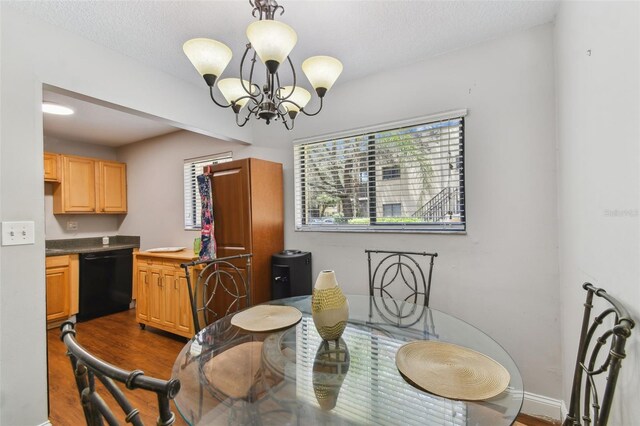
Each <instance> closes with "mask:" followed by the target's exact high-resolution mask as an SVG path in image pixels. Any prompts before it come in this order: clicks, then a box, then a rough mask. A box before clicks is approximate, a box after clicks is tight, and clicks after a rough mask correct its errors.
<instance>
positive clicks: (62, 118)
mask: <svg viewBox="0 0 640 426" xmlns="http://www.w3.org/2000/svg"><path fill="white" fill-rule="evenodd" d="M42 99H43V100H45V101H49V102H54V103H57V104H60V105H64V106H68V107H70V108H71V109H73V110H74V111H75V114H73V115H51V114H43V130H44V135H45V136H46V137H51V138H55V139H59V140H65V141H72V142H83V143H92V144H97V145H107V146H113V147H115V146H120V145H125V144H128V143H132V142H137V141H141V140H144V139H148V138H152V137H156V136H160V135H164V134H167V133H172V132H175V131H178V130H180V129H176V128H175V127H171V126H168V125H166V124H162V123H160V122H159V121H157V120H152V119H150V118H145V117H139V116H137V115H133V114H130V113H128V112H123V111H118V110H116V109H113V108H109V107H106V106H102V105H97V104H96V103H93V102H89V101H85V100H80V99H76V98H74V97H71V96H66V95H63V94H60V93H54V92H50V91H47V90H45V91H44V92H43V94H42Z"/></svg>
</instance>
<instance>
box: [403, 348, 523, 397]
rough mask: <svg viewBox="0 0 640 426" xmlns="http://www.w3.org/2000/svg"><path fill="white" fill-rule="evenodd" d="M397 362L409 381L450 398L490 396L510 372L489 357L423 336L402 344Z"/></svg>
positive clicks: (500, 388) (502, 387) (502, 386)
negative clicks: (417, 339)
mask: <svg viewBox="0 0 640 426" xmlns="http://www.w3.org/2000/svg"><path fill="white" fill-rule="evenodd" d="M396 366H397V367H398V370H399V371H400V373H401V374H402V375H403V376H404V377H405V379H407V381H408V382H409V383H411V384H412V385H415V386H417V387H419V388H421V389H423V390H425V391H427V392H430V393H432V394H435V395H439V396H443V397H445V398H449V399H458V400H466V401H479V400H483V399H489V398H492V397H494V396H496V395H498V394H500V393H501V392H502V391H504V390H505V389H506V388H507V386H508V385H509V380H510V379H511V376H510V375H509V372H508V371H507V370H506V369H505V368H504V367H503V366H502V365H501V364H499V363H498V362H496V361H495V360H493V359H492V358H490V357H488V356H486V355H484V354H481V353H480V352H476V351H474V350H472V349H469V348H465V347H462V346H458V345H454V344H452V343H445V342H436V341H429V340H422V341H417V342H410V343H407V344H406V345H403V346H402V347H401V348H400V349H398V352H397V354H396Z"/></svg>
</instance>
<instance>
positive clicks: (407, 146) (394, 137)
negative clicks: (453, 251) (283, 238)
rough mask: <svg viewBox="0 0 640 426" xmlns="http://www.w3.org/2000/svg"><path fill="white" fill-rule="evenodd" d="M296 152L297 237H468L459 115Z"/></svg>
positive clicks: (304, 145) (299, 147)
mask: <svg viewBox="0 0 640 426" xmlns="http://www.w3.org/2000/svg"><path fill="white" fill-rule="evenodd" d="M465 115H466V111H457V112H455V113H453V114H443V115H439V116H435V117H433V116H432V117H430V118H426V119H423V120H421V122H419V123H417V124H416V122H415V121H413V122H412V123H410V124H408V125H403V124H404V123H403V124H397V125H395V126H385V128H379V129H378V128H376V129H368V130H365V131H359V132H355V131H354V132H349V133H347V134H344V135H340V136H338V137H332V138H324V139H321V140H312V141H302V142H299V143H297V144H296V145H295V146H294V159H295V162H294V174H295V208H296V210H295V221H296V223H295V227H296V230H299V231H396V232H403V231H404V232H429V231H435V232H450V231H458V232H460V231H465V229H466V215H465V194H464V116H465Z"/></svg>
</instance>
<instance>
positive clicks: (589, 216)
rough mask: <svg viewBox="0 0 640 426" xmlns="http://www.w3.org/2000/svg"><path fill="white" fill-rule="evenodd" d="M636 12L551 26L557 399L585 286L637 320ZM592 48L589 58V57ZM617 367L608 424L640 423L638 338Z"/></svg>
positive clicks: (563, 19) (633, 5) (639, 93)
mask: <svg viewBox="0 0 640 426" xmlns="http://www.w3.org/2000/svg"><path fill="white" fill-rule="evenodd" d="M639 22H640V5H639V4H638V3H637V2H628V3H616V2H562V3H561V6H560V10H559V13H558V16H557V22H556V33H555V35H556V47H557V49H556V55H557V74H556V75H557V86H558V91H557V97H558V101H557V102H558V146H559V161H558V194H559V197H558V199H559V205H558V208H559V219H560V221H559V230H560V234H559V235H560V240H559V241H560V272H561V274H560V284H561V294H562V306H561V312H562V342H563V343H564V345H563V351H562V353H563V366H564V378H563V390H564V393H563V396H564V400H565V401H566V402H567V403H568V402H569V397H570V386H571V380H572V374H573V368H574V362H575V356H576V352H577V343H578V336H579V327H580V321H581V315H582V309H583V307H582V304H583V303H584V297H585V292H584V291H583V290H582V289H581V284H582V283H583V282H585V281H590V282H592V283H593V284H595V285H596V286H599V287H603V288H605V289H606V290H607V291H608V292H609V293H610V294H612V295H614V296H616V297H617V298H619V299H620V300H621V301H622V302H623V303H625V304H626V306H627V308H628V309H629V310H630V311H631V312H632V315H633V317H634V318H635V320H636V323H638V320H639V319H640V284H639V283H640V223H639V222H640V220H639V216H638V209H639V208H640V149H639V144H640V129H639V125H640V124H639V123H640V106H639V103H640V83H639V79H640V63H639V52H640V31H639ZM587 50H591V55H590V56H589V55H588V54H587ZM637 328H638V326H637V325H636V330H635V335H634V336H633V337H632V339H631V340H630V341H629V343H628V346H627V353H628V356H627V358H626V359H625V360H624V361H623V362H622V370H621V373H620V379H619V382H618V384H619V387H618V390H617V394H616V403H615V404H614V410H613V412H612V418H611V420H610V424H614V425H631V424H637V422H638V418H640V406H639V405H638V403H637V401H638V395H639V394H640V381H639V380H638V377H639V375H640V363H639V360H640V338H638V335H639V334H640V333H638V330H637Z"/></svg>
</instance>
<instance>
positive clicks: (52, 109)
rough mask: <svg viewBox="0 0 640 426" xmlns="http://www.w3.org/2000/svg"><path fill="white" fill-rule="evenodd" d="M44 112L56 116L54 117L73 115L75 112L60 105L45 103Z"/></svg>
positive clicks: (43, 104) (43, 105)
mask: <svg viewBox="0 0 640 426" xmlns="http://www.w3.org/2000/svg"><path fill="white" fill-rule="evenodd" d="M42 112H46V113H47V114H54V115H71V114H73V112H74V111H73V110H72V109H71V108H69V107H66V106H63V105H59V104H56V103H53V102H43V103H42Z"/></svg>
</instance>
